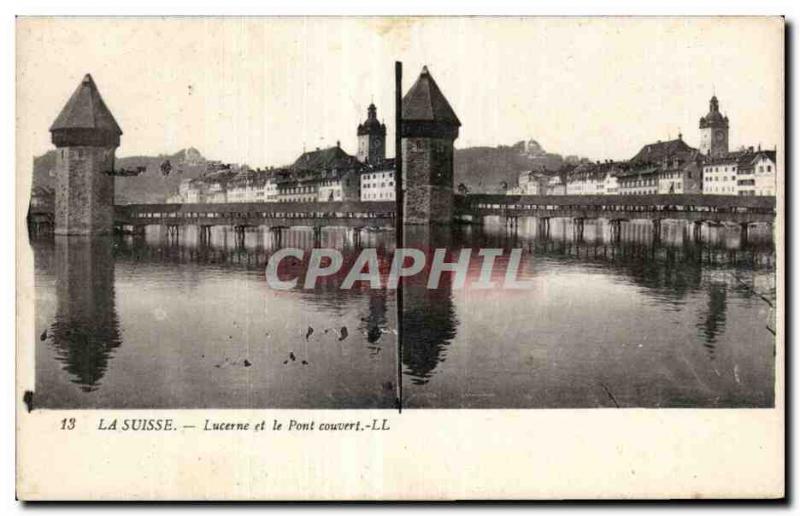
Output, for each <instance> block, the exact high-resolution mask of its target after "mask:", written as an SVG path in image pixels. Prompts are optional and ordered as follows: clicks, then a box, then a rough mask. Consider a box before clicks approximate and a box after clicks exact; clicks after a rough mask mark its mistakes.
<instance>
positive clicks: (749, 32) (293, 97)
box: [16, 17, 786, 500]
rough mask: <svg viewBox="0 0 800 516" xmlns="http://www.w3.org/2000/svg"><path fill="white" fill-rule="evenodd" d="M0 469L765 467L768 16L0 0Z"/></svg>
mask: <svg viewBox="0 0 800 516" xmlns="http://www.w3.org/2000/svg"><path fill="white" fill-rule="evenodd" d="M16 31H17V34H16V40H17V69H16V112H17V131H16V141H17V144H16V184H17V194H16V215H17V223H16V230H17V234H16V245H17V335H18V340H17V386H16V395H17V399H16V402H17V412H16V413H17V422H16V423H17V427H16V428H17V494H18V497H19V498H20V499H22V500H474V499H481V500H485V499H500V500H502V499H586V498H595V499H596V498H602V499H669V498H781V497H783V496H784V386H785V372H784V356H785V352H784V325H783V309H784V291H783V281H782V280H783V275H784V272H785V264H784V206H785V199H784V176H785V174H786V170H785V168H784V156H785V153H786V148H785V144H784V20H783V19H782V18H779V17H735V18H733V17H692V18H689V17H651V18H641V17H639V18H637V17H625V18H622V17H620V18H614V17H603V18H535V17H528V18H525V17H523V18H504V17H465V18H459V17H394V18H381V17H287V18H277V17H268V18H257V17H252V18H247V17H243V18H213V17H198V18H192V17H188V18H187V17H183V18H146V17H142V18H136V17H130V18H103V17H86V18H84V17H64V18H57V17H21V18H18V20H17V23H16Z"/></svg>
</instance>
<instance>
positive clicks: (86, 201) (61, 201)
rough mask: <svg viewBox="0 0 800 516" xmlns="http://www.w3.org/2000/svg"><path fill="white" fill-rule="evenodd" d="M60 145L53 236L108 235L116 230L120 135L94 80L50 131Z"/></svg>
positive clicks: (80, 89) (74, 96)
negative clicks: (116, 163)
mask: <svg viewBox="0 0 800 516" xmlns="http://www.w3.org/2000/svg"><path fill="white" fill-rule="evenodd" d="M50 133H51V135H52V140H53V144H54V145H55V146H56V148H57V150H56V189H55V233H56V234H57V235H104V234H110V233H111V232H112V231H113V227H114V176H113V175H112V171H113V170H114V151H115V150H116V148H117V147H119V137H120V136H121V135H122V130H121V129H120V128H119V125H117V122H116V120H114V116H113V115H112V114H111V111H109V109H108V107H106V104H105V102H103V98H102V97H101V96H100V92H99V91H97V86H96V85H95V83H94V81H93V80H92V76H91V75H89V74H86V76H85V77H84V78H83V80H82V81H81V83H80V84H79V85H78V89H77V90H75V93H73V94H72V97H70V99H69V100H68V101H67V104H66V105H65V106H64V109H62V110H61V113H60V114H59V115H58V118H56V121H55V122H53V125H52V126H51V127H50Z"/></svg>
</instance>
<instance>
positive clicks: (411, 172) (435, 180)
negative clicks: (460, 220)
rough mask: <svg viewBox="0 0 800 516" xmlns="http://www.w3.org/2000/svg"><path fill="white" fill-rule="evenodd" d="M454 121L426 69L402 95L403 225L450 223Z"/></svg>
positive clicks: (455, 117) (451, 214) (458, 123)
mask: <svg viewBox="0 0 800 516" xmlns="http://www.w3.org/2000/svg"><path fill="white" fill-rule="evenodd" d="M460 126H461V122H460V121H459V120H458V117H457V116H456V114H455V112H454V111H453V108H452V107H450V103H449V102H447V99H446V98H445V97H444V95H443V94H442V91H441V90H440V89H439V86H437V85H436V81H434V80H433V77H432V76H431V74H430V72H428V67H427V66H426V67H423V68H422V73H421V74H420V76H419V78H418V79H417V82H415V83H414V85H413V86H411V89H410V90H409V91H408V93H406V95H405V97H403V107H402V130H401V131H402V132H401V138H402V141H401V145H402V162H403V188H404V190H405V193H404V198H403V201H404V202H403V214H404V216H403V222H404V223H406V224H449V223H451V222H452V220H453V142H454V141H455V139H456V138H458V128H459V127H460Z"/></svg>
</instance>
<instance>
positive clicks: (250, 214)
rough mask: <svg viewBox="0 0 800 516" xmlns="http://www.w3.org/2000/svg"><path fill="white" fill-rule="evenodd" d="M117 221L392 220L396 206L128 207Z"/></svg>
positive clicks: (120, 211) (383, 203) (121, 210)
mask: <svg viewBox="0 0 800 516" xmlns="http://www.w3.org/2000/svg"><path fill="white" fill-rule="evenodd" d="M114 211H115V220H116V221H117V222H121V223H126V224H141V223H144V224H146V223H169V222H170V221H175V222H176V223H178V222H179V221H180V222H187V221H208V220H217V219H223V220H225V221H234V222H235V221H242V222H248V221H250V222H252V221H257V220H269V219H302V220H309V219H312V220H313V219H320V220H332V219H391V218H393V217H394V214H395V204H394V202H391V201H378V202H325V203H307V202H282V203H214V204H199V203H198V204H193V203H192V204H190V203H187V204H128V205H118V206H115V207H114Z"/></svg>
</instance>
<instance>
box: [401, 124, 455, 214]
mask: <svg viewBox="0 0 800 516" xmlns="http://www.w3.org/2000/svg"><path fill="white" fill-rule="evenodd" d="M402 152H403V185H404V188H405V197H404V202H403V222H404V223H406V224H449V223H450V222H451V221H452V219H453V141H452V140H449V139H443V138H419V137H407V138H403V140H402Z"/></svg>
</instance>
